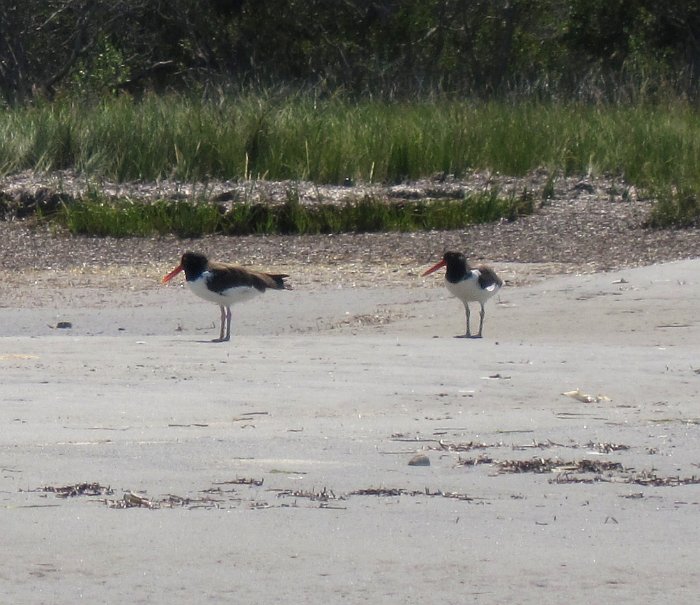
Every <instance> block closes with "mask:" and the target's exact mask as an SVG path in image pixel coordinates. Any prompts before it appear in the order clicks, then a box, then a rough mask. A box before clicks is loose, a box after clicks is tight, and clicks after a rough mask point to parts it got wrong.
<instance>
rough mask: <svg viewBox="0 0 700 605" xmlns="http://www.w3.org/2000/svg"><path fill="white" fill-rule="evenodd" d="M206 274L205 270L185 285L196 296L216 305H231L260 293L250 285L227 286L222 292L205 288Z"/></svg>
mask: <svg viewBox="0 0 700 605" xmlns="http://www.w3.org/2000/svg"><path fill="white" fill-rule="evenodd" d="M208 275H209V273H208V272H207V271H205V272H204V273H202V275H201V276H200V277H198V278H197V279H194V280H192V281H188V282H187V285H188V286H189V288H190V290H192V292H194V293H195V294H196V295H197V296H199V297H200V298H203V299H204V300H208V301H210V302H213V303H215V304H217V305H224V306H226V305H233V304H235V303H238V302H244V301H246V300H250V299H251V298H255V296H257V295H258V294H260V291H259V290H257V289H255V288H253V287H252V286H235V287H233V288H228V289H227V290H224V291H223V292H214V291H212V290H210V289H209V288H207V276H208Z"/></svg>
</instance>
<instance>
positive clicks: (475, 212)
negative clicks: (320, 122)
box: [44, 190, 533, 237]
mask: <svg viewBox="0 0 700 605" xmlns="http://www.w3.org/2000/svg"><path fill="white" fill-rule="evenodd" d="M532 200H533V196H532V195H529V194H528V195H526V194H523V195H521V196H518V197H516V196H509V197H502V196H500V195H499V194H498V191H496V190H492V191H486V192H483V193H479V194H474V195H470V196H467V197H465V198H463V199H457V200H455V199H441V200H434V201H421V202H400V203H399V202H396V203H389V202H386V201H383V200H377V199H374V198H371V197H365V198H363V199H361V200H359V201H357V202H346V203H344V204H342V205H340V206H338V205H331V204H313V205H303V204H300V203H299V199H298V196H297V195H296V193H295V192H294V191H291V190H290V191H289V192H288V197H287V201H286V202H285V203H283V204H277V205H272V204H265V203H252V204H251V203H237V204H234V206H233V207H232V208H231V209H230V210H228V211H224V210H223V208H222V207H221V206H220V205H218V204H213V203H203V202H199V203H197V202H186V201H175V202H169V201H164V200H161V201H158V202H155V203H153V204H145V203H133V202H129V201H125V200H123V201H120V202H106V201H104V202H103V201H100V200H98V199H88V200H78V201H73V202H71V203H64V204H62V205H61V206H60V207H59V208H58V210H57V212H56V214H55V215H54V216H45V217H44V218H49V219H51V220H55V221H57V222H58V223H59V224H61V225H63V226H65V227H66V228H67V229H68V230H69V231H70V232H71V233H73V234H76V235H98V236H113V237H125V236H146V235H153V234H167V233H174V234H176V235H178V236H180V237H198V236H202V235H207V234H214V233H220V234H226V235H248V234H271V233H279V234H318V233H345V232H373V231H417V230H426V229H458V228H461V227H465V226H467V225H472V224H475V223H482V222H488V221H493V220H497V219H499V218H501V217H508V218H510V219H515V218H517V216H519V215H521V214H524V213H529V212H532V209H533V204H532Z"/></svg>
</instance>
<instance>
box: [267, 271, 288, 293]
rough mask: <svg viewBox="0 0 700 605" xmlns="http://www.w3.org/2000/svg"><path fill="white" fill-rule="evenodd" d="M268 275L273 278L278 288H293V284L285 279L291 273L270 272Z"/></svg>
mask: <svg viewBox="0 0 700 605" xmlns="http://www.w3.org/2000/svg"><path fill="white" fill-rule="evenodd" d="M268 275H269V276H270V277H271V278H272V279H273V281H274V282H275V285H276V286H277V289H278V290H292V286H291V285H290V284H288V283H286V282H285V281H284V280H285V279H286V278H287V277H289V275H286V274H284V273H269V274H268Z"/></svg>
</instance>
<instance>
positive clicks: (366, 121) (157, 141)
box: [0, 94, 700, 228]
mask: <svg viewBox="0 0 700 605" xmlns="http://www.w3.org/2000/svg"><path fill="white" fill-rule="evenodd" d="M699 163H700V113H698V111H697V110H696V109H695V108H694V107H692V106H691V105H690V104H689V103H686V102H684V101H682V100H673V101H669V102H668V103H667V104H665V105H662V104H657V105H642V104H640V105H637V106H625V105H590V104H577V103H544V102H533V101H522V102H517V103H513V102H480V103H473V102H468V101H456V100H447V99H428V100H416V101H415V102H411V103H408V102H404V103H388V102H380V101H372V100H365V101H358V102H350V101H348V100H347V99H345V98H342V97H332V98H328V99H324V100H319V99H316V98H314V97H312V96H310V95H287V96H284V97H280V96H275V95H272V94H250V95H241V96H239V97H235V98H224V99H222V100H219V101H218V102H205V101H201V100H192V99H189V98H185V97H182V96H163V97H159V96H147V97H146V98H144V99H142V100H141V101H135V100H132V99H131V98H129V97H120V98H109V99H103V100H101V101H99V102H94V103H86V104H83V103H78V102H71V101H69V100H64V101H57V102H54V103H51V104H48V103H46V104H39V105H36V106H29V107H24V108H18V109H14V110H7V111H4V112H2V113H1V114H0V171H1V172H2V173H5V174H6V173H10V172H16V171H19V170H23V169H33V170H39V171H53V170H59V169H66V168H70V169H74V170H76V171H78V172H81V173H83V174H85V175H87V176H89V177H91V178H95V179H97V180H99V179H110V180H116V181H120V182H122V181H131V180H140V179H145V180H158V179H163V178H169V179H176V180H179V181H183V182H190V183H191V182H202V181H206V180H208V179H232V180H241V179H246V180H250V179H273V180H287V179H288V180H292V181H294V180H310V181H314V182H317V183H332V184H339V183H342V182H343V181H344V180H346V179H350V180H353V181H364V182H383V183H395V182H400V181H404V180H407V179H417V178H420V177H425V176H430V175H434V174H453V175H456V176H457V177H459V176H462V175H464V174H465V173H467V172H469V171H470V170H486V169H488V170H492V171H495V172H499V173H501V174H508V175H513V176H521V175H523V174H525V173H527V172H529V171H532V170H535V169H538V168H542V167H544V168H546V169H548V170H549V171H550V172H551V173H555V172H561V173H564V174H580V175H586V174H592V175H603V174H606V175H613V176H615V177H623V178H624V179H626V180H627V181H628V182H629V183H631V184H633V185H636V186H638V187H641V188H646V189H648V190H649V191H654V192H661V193H662V197H665V198H667V199H672V198H673V195H672V192H673V191H675V190H683V191H690V192H693V195H691V196H690V197H686V199H691V200H692V199H694V200H695V202H694V203H691V204H690V205H691V214H692V208H696V209H697V199H698V195H697V193H698V192H699V191H700V176H698V173H697V167H698V165H699ZM543 197H544V198H545V199H546V197H547V196H546V193H545V192H543ZM684 203H685V202H684ZM375 210H376V209H373V210H371V211H370V210H369V209H367V210H365V211H364V213H365V214H367V215H370V214H371V212H374V211H375ZM122 211H123V212H125V213H128V206H125V208H123V209H122ZM181 212H182V213H183V214H184V213H185V212H186V211H185V210H184V209H183V210H182V211H181ZM251 213H252V215H254V216H252V217H251V216H248V218H245V217H243V215H245V214H251ZM256 213H257V214H256ZM259 214H260V215H262V214H264V213H263V211H262V210H255V211H253V210H250V209H246V210H245V211H243V210H241V215H242V218H241V221H242V222H243V223H245V222H246V221H248V222H251V221H252V222H254V223H255V224H256V225H262V224H263V223H264V222H265V221H271V222H275V221H277V223H278V224H280V225H281V226H282V227H284V223H285V220H288V219H284V218H283V217H282V218H281V217H275V216H269V217H264V216H263V217H262V218H261V217H260V216H258V215H259ZM681 214H683V213H681ZM678 216H679V215H678V212H676V211H675V210H673V207H671V206H668V204H667V205H662V206H661V207H660V208H659V211H658V219H657V220H658V222H659V224H663V223H664V221H665V220H668V222H670V223H671V224H675V222H674V221H675V220H676V219H674V217H678ZM664 217H666V218H664ZM155 218H157V217H154V219H155ZM262 219H264V220H262ZM297 219H298V220H299V221H301V222H303V221H302V220H301V218H300V217H297ZM297 219H294V221H293V222H295V221H296V220H297ZM304 220H310V219H308V217H307V219H304ZM333 220H335V219H331V218H328V219H327V222H329V223H330V222H332V221H333ZM357 220H358V221H359V220H361V219H360V218H358V219H357ZM362 220H366V222H367V224H369V223H371V221H370V220H369V219H366V218H365V219H362ZM401 220H408V219H407V218H405V217H404V218H402V219H401ZM280 221H281V223H280ZM399 222H400V221H399ZM312 227H313V225H310V227H309V228H312ZM260 228H262V227H260ZM328 228H330V227H328Z"/></svg>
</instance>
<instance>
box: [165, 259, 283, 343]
mask: <svg viewBox="0 0 700 605" xmlns="http://www.w3.org/2000/svg"><path fill="white" fill-rule="evenodd" d="M181 271H184V272H185V280H186V283H187V285H188V286H189V288H190V290H192V292H194V293H195V294H196V295H197V296H199V297H200V298H203V299H204V300H208V301H210V302H213V303H215V304H217V305H219V307H220V308H221V330H220V333H219V338H217V339H215V340H214V342H225V341H227V340H229V339H230V338H231V305H232V304H234V303H238V302H244V301H246V300H250V299H251V298H254V297H256V296H257V295H259V294H262V293H263V292H265V290H267V289H270V290H285V289H286V290H290V289H291V287H290V286H289V285H288V284H286V283H285V282H284V280H285V278H287V277H289V276H288V275H285V274H282V273H263V272H261V271H253V270H251V269H245V268H243V267H239V266H238V265H233V264H229V263H219V262H213V261H209V260H208V259H207V257H206V256H204V255H203V254H199V253H198V252H185V253H184V254H183V255H182V258H181V260H180V264H179V265H178V266H177V267H175V268H174V269H173V270H172V271H171V272H170V273H168V274H167V275H166V276H165V277H163V283H164V284H165V283H168V282H169V281H170V280H171V279H172V278H173V277H175V276H176V275H177V274H178V273H180V272H181Z"/></svg>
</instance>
